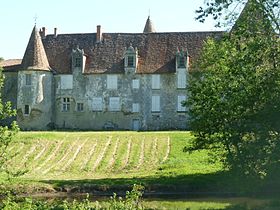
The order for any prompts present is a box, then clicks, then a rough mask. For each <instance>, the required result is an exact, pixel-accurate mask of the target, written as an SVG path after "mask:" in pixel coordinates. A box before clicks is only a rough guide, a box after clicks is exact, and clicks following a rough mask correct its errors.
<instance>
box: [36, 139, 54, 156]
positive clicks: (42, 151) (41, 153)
mask: <svg viewBox="0 0 280 210" xmlns="http://www.w3.org/2000/svg"><path fill="white" fill-rule="evenodd" d="M49 144H50V142H49V141H48V142H47V143H46V145H43V148H42V149H41V151H40V152H39V153H38V154H37V155H36V156H35V157H34V161H36V160H38V159H39V158H40V157H42V155H43V154H44V152H45V151H46V150H47V148H49Z"/></svg>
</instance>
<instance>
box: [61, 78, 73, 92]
mask: <svg viewBox="0 0 280 210" xmlns="http://www.w3.org/2000/svg"><path fill="white" fill-rule="evenodd" d="M60 87H61V89H63V90H66V89H73V75H61V76H60Z"/></svg>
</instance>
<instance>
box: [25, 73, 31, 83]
mask: <svg viewBox="0 0 280 210" xmlns="http://www.w3.org/2000/svg"><path fill="white" fill-rule="evenodd" d="M25 85H31V74H25Z"/></svg>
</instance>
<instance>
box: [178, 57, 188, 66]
mask: <svg viewBox="0 0 280 210" xmlns="http://www.w3.org/2000/svg"><path fill="white" fill-rule="evenodd" d="M178 68H186V58H185V57H184V56H180V57H179V59H178Z"/></svg>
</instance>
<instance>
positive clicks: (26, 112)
mask: <svg viewBox="0 0 280 210" xmlns="http://www.w3.org/2000/svg"><path fill="white" fill-rule="evenodd" d="M29 114H30V106H29V105H24V115H29Z"/></svg>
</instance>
